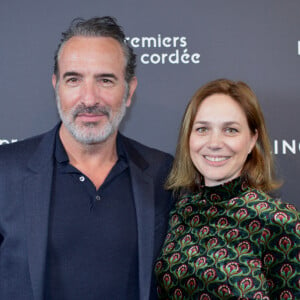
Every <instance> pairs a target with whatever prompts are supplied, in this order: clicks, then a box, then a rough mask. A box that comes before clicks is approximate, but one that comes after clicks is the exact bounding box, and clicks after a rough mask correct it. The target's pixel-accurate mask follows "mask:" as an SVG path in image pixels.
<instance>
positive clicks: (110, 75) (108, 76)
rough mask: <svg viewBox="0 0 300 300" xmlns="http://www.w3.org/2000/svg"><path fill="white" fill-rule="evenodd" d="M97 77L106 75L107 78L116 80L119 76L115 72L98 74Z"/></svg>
mask: <svg viewBox="0 0 300 300" xmlns="http://www.w3.org/2000/svg"><path fill="white" fill-rule="evenodd" d="M95 77H96V78H104V77H106V78H113V79H115V80H117V79H118V78H117V76H116V75H115V74H113V73H101V74H96V75H95Z"/></svg>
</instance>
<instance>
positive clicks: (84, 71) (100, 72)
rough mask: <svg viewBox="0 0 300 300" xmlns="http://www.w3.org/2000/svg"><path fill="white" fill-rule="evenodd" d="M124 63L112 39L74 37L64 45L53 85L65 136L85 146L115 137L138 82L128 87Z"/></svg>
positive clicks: (134, 79) (116, 44) (119, 48)
mask: <svg viewBox="0 0 300 300" xmlns="http://www.w3.org/2000/svg"><path fill="white" fill-rule="evenodd" d="M125 63H126V62H125V57H124V54H123V52H122V48H121V46H120V44H119V43H118V42H117V41H116V40H114V39H112V38H107V37H73V38H71V39H70V40H68V41H67V42H66V43H65V44H64V45H63V47H62V49H61V52H60V55H59V58H58V66H59V78H57V77H56V76H55V75H53V77H52V84H53V87H54V88H55V90H56V98H57V106H58V111H59V114H60V117H61V119H62V122H63V124H62V130H63V131H64V132H66V133H67V134H71V136H72V137H73V138H75V139H76V140H77V141H78V142H80V143H83V144H95V143H101V142H103V141H106V140H107V139H108V138H110V137H114V136H115V135H116V133H117V129H118V127H119V124H120V122H121V120H122V118H123V117H124V115H125V111H126V107H129V106H130V103H131V98H132V95H133V93H134V90H135V88H136V85H137V81H136V78H133V80H132V81H131V82H130V83H129V85H128V84H127V83H126V81H125V76H124V75H125V74H124V72H125ZM58 80H59V81H58ZM65 129H67V130H65Z"/></svg>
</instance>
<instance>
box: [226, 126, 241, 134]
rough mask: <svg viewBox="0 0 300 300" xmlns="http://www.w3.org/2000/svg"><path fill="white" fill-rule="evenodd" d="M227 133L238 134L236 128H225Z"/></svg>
mask: <svg viewBox="0 0 300 300" xmlns="http://www.w3.org/2000/svg"><path fill="white" fill-rule="evenodd" d="M225 132H227V133H230V134H233V133H237V132H238V130H237V129H236V128H231V127H228V128H225Z"/></svg>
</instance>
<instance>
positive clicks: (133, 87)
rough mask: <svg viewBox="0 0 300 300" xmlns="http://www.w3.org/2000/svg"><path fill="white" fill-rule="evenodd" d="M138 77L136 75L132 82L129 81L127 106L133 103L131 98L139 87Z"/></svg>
mask: <svg viewBox="0 0 300 300" xmlns="http://www.w3.org/2000/svg"><path fill="white" fill-rule="evenodd" d="M137 84H138V82H137V78H136V77H135V76H134V77H133V78H132V79H131V80H130V82H129V86H128V97H127V100H126V106H127V107H129V106H130V105H131V99H132V96H133V94H134V92H135V90H136V87H137Z"/></svg>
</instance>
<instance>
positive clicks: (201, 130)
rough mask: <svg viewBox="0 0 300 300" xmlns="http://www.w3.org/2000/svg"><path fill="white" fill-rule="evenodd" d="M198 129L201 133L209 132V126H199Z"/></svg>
mask: <svg viewBox="0 0 300 300" xmlns="http://www.w3.org/2000/svg"><path fill="white" fill-rule="evenodd" d="M196 130H197V132H199V133H205V132H207V127H199V128H197V129H196Z"/></svg>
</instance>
